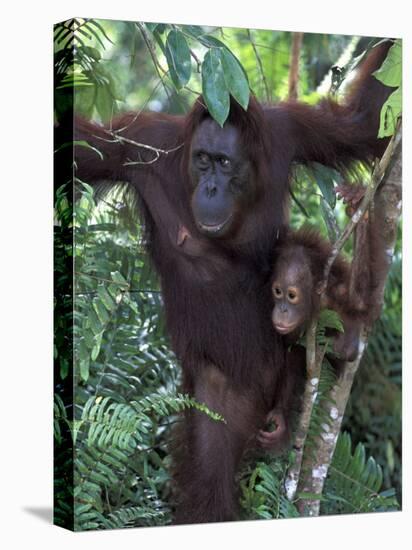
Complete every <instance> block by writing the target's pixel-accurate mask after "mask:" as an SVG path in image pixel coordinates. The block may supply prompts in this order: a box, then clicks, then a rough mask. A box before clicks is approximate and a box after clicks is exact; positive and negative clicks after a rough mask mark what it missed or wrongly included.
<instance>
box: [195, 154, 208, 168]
mask: <svg viewBox="0 0 412 550" xmlns="http://www.w3.org/2000/svg"><path fill="white" fill-rule="evenodd" d="M197 160H198V162H199V164H200V165H202V166H207V165H208V164H209V155H208V154H207V153H199V154H198V155H197Z"/></svg>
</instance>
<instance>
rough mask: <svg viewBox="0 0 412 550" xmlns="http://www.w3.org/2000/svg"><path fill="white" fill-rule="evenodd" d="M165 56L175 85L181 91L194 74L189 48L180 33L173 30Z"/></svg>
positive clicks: (169, 35)
mask: <svg viewBox="0 0 412 550" xmlns="http://www.w3.org/2000/svg"><path fill="white" fill-rule="evenodd" d="M165 55H166V59H167V64H168V66H169V71H170V76H171V78H172V81H173V84H174V85H175V86H176V88H177V89H180V88H182V87H183V86H185V85H186V84H187V83H188V82H189V80H190V75H191V72H192V65H191V62H190V50H189V46H188V45H187V41H186V38H185V37H184V36H183V34H182V33H181V32H180V31H176V30H172V31H170V32H169V34H168V35H167V40H166V48H165Z"/></svg>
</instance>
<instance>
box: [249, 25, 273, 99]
mask: <svg viewBox="0 0 412 550" xmlns="http://www.w3.org/2000/svg"><path fill="white" fill-rule="evenodd" d="M247 35H248V37H249V40H250V43H251V44H252V48H253V51H254V53H255V57H256V61H257V62H258V65H259V70H260V74H261V77H262V82H263V86H264V88H265V92H266V99H267V101H269V102H270V100H271V94H270V91H269V86H268V83H267V80H266V75H265V71H264V70H263V63H262V59H261V57H260V55H259V52H258V50H257V48H256V44H255V42H254V40H253V38H252V33H251V32H250V29H248V30H247Z"/></svg>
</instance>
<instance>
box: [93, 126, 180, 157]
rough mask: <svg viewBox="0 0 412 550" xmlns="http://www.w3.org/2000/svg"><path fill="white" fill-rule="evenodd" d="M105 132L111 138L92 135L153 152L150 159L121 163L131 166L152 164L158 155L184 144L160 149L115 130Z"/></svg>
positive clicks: (167, 152) (177, 148)
mask: <svg viewBox="0 0 412 550" xmlns="http://www.w3.org/2000/svg"><path fill="white" fill-rule="evenodd" d="M106 133H107V134H108V135H109V136H111V138H112V139H104V138H102V137H101V136H97V135H94V136H93V137H95V138H96V139H99V140H100V141H104V142H106V143H120V144H121V145H123V144H124V143H128V144H129V145H134V146H135V147H139V148H142V149H147V150H148V151H152V152H153V153H154V154H155V156H154V157H153V158H152V159H150V160H128V161H126V162H124V163H123V166H132V165H135V164H153V163H154V162H156V161H157V160H159V158H160V155H168V154H169V153H174V152H175V151H178V150H179V149H181V148H182V147H183V146H184V143H180V144H179V145H177V146H176V147H172V149H161V148H160V147H154V146H153V145H147V144H146V143H140V142H138V141H134V140H133V139H130V138H127V137H124V136H120V135H119V134H118V133H117V132H113V131H110V130H106Z"/></svg>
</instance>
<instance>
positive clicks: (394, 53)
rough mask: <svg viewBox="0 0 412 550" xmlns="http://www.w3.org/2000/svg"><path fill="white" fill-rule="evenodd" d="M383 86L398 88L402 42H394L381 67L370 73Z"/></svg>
mask: <svg viewBox="0 0 412 550" xmlns="http://www.w3.org/2000/svg"><path fill="white" fill-rule="evenodd" d="M372 74H373V75H374V77H375V78H377V79H378V80H379V81H380V82H382V84H385V86H392V87H394V88H395V87H398V86H400V85H401V83H402V41H401V40H396V42H395V43H394V45H393V46H392V47H391V49H390V50H389V51H388V55H387V56H386V59H385V61H384V62H383V63H382V66H381V67H380V68H379V69H378V70H377V71H375V72H374V73H372Z"/></svg>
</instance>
